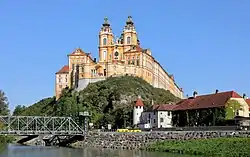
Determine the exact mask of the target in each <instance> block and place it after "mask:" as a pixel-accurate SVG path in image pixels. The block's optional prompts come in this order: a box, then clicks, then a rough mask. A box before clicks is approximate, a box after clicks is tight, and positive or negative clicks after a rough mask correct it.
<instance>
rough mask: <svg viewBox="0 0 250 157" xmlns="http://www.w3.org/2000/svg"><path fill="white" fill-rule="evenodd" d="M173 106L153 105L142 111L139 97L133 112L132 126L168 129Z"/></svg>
mask: <svg viewBox="0 0 250 157" xmlns="http://www.w3.org/2000/svg"><path fill="white" fill-rule="evenodd" d="M174 107H176V105H173V104H163V105H153V106H152V108H150V109H149V110H148V111H144V110H143V109H144V104H143V101H142V99H141V97H138V99H137V101H136V104H135V106H134V110H133V125H135V126H138V127H139V128H142V129H143V128H169V127H172V110H173V109H174Z"/></svg>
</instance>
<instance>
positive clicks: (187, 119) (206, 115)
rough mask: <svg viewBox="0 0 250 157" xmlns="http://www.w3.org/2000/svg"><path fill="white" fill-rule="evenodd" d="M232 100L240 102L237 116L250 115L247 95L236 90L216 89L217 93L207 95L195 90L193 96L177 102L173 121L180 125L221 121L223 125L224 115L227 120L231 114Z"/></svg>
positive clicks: (208, 123)
mask: <svg viewBox="0 0 250 157" xmlns="http://www.w3.org/2000/svg"><path fill="white" fill-rule="evenodd" d="M230 100H235V101H236V102H238V103H239V104H240V108H239V109H237V111H233V113H235V116H240V117H249V104H248V102H247V99H246V96H245V95H243V96H240V95H239V94H238V93H236V92H235V91H226V92H219V91H218V90H216V92H215V93H213V94H207V95H198V93H197V92H194V94H193V97H189V98H187V99H183V100H181V101H179V102H178V103H176V107H175V108H174V109H173V110H174V111H175V114H176V116H175V118H176V119H175V120H174V119H173V121H174V123H177V125H178V126H187V125H192V126H193V125H206V126H207V125H219V123H220V124H221V125H223V124H222V121H223V117H224V120H225V117H226V115H227V114H229V113H228V110H227V107H228V102H229V101H230ZM231 108H232V107H231ZM232 110H234V109H232ZM235 110H236V109H235ZM223 112H224V113H223ZM194 117H195V118H194Z"/></svg>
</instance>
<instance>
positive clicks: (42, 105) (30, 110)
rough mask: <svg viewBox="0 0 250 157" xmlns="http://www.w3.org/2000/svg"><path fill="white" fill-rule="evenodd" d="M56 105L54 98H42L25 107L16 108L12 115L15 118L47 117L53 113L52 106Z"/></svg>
mask: <svg viewBox="0 0 250 157" xmlns="http://www.w3.org/2000/svg"><path fill="white" fill-rule="evenodd" d="M55 103H56V101H55V97H52V98H44V99H42V100H40V101H39V102H37V103H35V104H33V105H31V106H29V107H25V106H22V105H18V106H16V108H15V110H14V111H13V115H15V116H17V115H19V116H49V115H51V114H52V113H53V106H54V104H55Z"/></svg>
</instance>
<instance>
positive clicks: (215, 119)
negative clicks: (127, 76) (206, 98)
mask: <svg viewBox="0 0 250 157" xmlns="http://www.w3.org/2000/svg"><path fill="white" fill-rule="evenodd" d="M225 116H226V111H225V109H224V108H223V107H222V108H208V109H198V110H187V111H185V110H183V111H175V112H174V114H173V124H174V125H176V126H181V127H183V126H222V125H225V123H226V121H225Z"/></svg>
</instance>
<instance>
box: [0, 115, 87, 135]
mask: <svg viewBox="0 0 250 157" xmlns="http://www.w3.org/2000/svg"><path fill="white" fill-rule="evenodd" d="M0 123H2V124H3V128H1V129H0V134H20V135H21V134H22V135H28V134H31V135H34V134H36V135H37V134H59V135H65V134H83V133H84V131H83V129H82V128H81V127H80V126H79V125H78V124H77V123H76V122H75V121H74V120H73V119H72V118H71V117H42V116H0Z"/></svg>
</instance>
